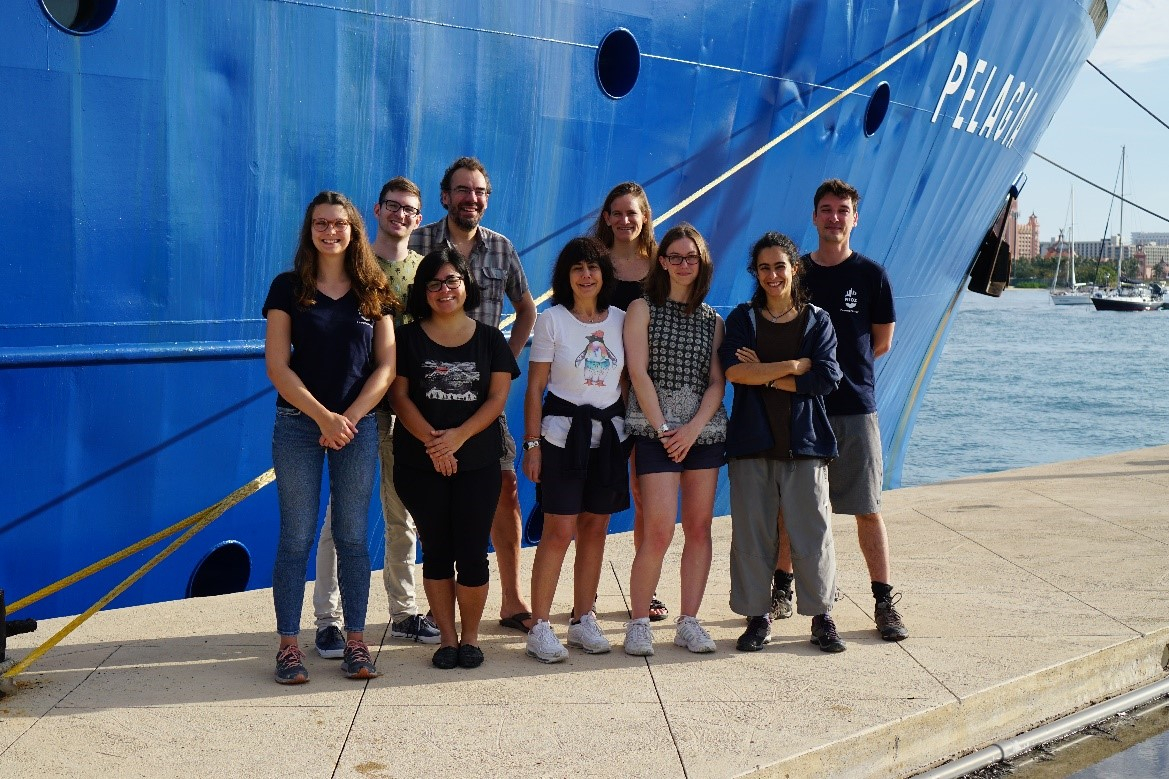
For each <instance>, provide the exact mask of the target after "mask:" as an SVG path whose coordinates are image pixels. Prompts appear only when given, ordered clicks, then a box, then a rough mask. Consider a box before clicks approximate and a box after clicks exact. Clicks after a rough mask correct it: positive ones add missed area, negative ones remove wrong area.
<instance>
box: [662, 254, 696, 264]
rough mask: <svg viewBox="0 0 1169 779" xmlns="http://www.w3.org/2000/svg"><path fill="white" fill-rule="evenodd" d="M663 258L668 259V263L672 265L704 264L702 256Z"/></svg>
mask: <svg viewBox="0 0 1169 779" xmlns="http://www.w3.org/2000/svg"><path fill="white" fill-rule="evenodd" d="M662 256H664V257H665V258H666V262H668V263H670V264H671V265H681V264H682V263H686V264H687V265H697V264H699V263H700V262H702V255H700V254H665V255H662Z"/></svg>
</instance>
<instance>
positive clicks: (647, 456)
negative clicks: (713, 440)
mask: <svg viewBox="0 0 1169 779" xmlns="http://www.w3.org/2000/svg"><path fill="white" fill-rule="evenodd" d="M636 438H637V442H636V443H635V444H634V449H635V450H636V451H637V475H638V476H645V475H646V474H647V473H681V472H682V471H704V470H707V469H709V468H721V467H723V466H724V465H726V462H727V458H726V448H727V445H726V444H724V443H717V444H695V445H694V446H692V447H690V451H689V452H687V453H686V459H685V460H683V461H682V462H680V463H676V462H674V461H673V460H671V459H670V456H669V455H668V454H666V447H664V446H662V442H661V441H659V440H658V439H656V438H646V437H645V436H636Z"/></svg>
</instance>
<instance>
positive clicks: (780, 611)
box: [771, 581, 792, 619]
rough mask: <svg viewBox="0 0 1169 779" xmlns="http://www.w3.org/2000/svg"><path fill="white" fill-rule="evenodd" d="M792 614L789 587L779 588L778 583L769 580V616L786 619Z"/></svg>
mask: <svg viewBox="0 0 1169 779" xmlns="http://www.w3.org/2000/svg"><path fill="white" fill-rule="evenodd" d="M791 615H792V590H791V587H790V586H789V587H786V588H785V589H782V590H781V589H779V585H778V584H776V583H775V582H774V581H772V582H771V618H772V619H787V618H788V617H790V616H791Z"/></svg>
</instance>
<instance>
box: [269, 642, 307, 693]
mask: <svg viewBox="0 0 1169 779" xmlns="http://www.w3.org/2000/svg"><path fill="white" fill-rule="evenodd" d="M276 681H277V682H278V683H279V684H304V683H305V682H307V681H308V669H307V668H305V667H304V652H301V651H300V647H298V646H296V645H295V644H293V645H292V646H286V647H284V648H283V649H281V650H280V651H279V652H277V653H276Z"/></svg>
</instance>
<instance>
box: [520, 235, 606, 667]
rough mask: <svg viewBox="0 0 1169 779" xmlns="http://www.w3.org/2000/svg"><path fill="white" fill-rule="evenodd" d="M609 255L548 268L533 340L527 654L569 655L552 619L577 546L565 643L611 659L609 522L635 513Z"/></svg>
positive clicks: (567, 251)
mask: <svg viewBox="0 0 1169 779" xmlns="http://www.w3.org/2000/svg"><path fill="white" fill-rule="evenodd" d="M616 282H617V279H616V276H615V275H614V273H613V264H612V262H611V261H610V259H609V251H608V249H606V248H605V246H604V244H602V243H600V242H599V241H597V240H596V239H594V238H574V239H573V240H571V241H569V242H568V244H567V245H566V246H565V247H564V249H563V250H562V251H561V252H560V256H559V257H558V258H557V259H556V266H555V267H554V268H553V271H552V301H553V303H554V304H555V305H553V306H552V307H551V308H549V309H548V310H546V311H544V312H543V313H541V314H540V317H539V319H538V320H537V321H536V327H535V330H534V331H533V334H532V350H531V356H530V359H529V362H528V391H527V394H526V395H525V399H524V432H525V435H524V446H523V471H524V474H525V475H526V476H527V477H528V478H529V479H531V480H532V481H533V482H535V483H536V484H538V485H539V489H540V493H541V505H542V507H543V510H544V529H543V535H542V536H541V538H540V545H539V547H538V548H537V549H536V560H535V562H534V564H533V567H532V618H533V619H534V620H535V624H534V625H533V627H532V630H531V632H529V633H528V647H527V651H528V654H529V655H531V656H532V657H535V658H536V659H537V660H540V661H541V662H545V663H557V662H560V661H561V660H564V659H565V658H566V657H568V650H567V649H565V648H564V646H563V645H562V644H561V643H560V639H558V638H557V637H556V634H555V633H554V632H553V630H552V626H551V625H550V624H549V622H548V617H549V612H550V611H551V609H552V599H553V597H554V596H555V595H556V583H557V581H558V580H559V579H560V569H561V567H562V566H563V564H564V556H565V554H566V553H567V551H568V546H569V544H570V543H572V541H573V539H574V538H575V539H576V562H575V566H574V575H573V582H574V590H575V591H574V593H573V605H574V608H573V611H572V615H573V618H572V621H571V624H570V625H569V628H568V645H569V646H574V647H579V648H581V649H583V650H584V651H585V652H587V653H589V654H600V653H603V652H608V651H609V649H610V647H609V641H608V639H606V638H605V635H604V634H603V633H602V632H601V628H600V625H598V624H597V615H596V613H595V612H594V605H595V601H596V597H597V586H598V583H599V582H600V578H601V564H602V561H603V558H604V554H605V538H606V534H607V533H608V530H609V516H610V515H611V514H612V513H613V512H615V511H623V510H625V509H627V508H629V474H628V471H627V470H626V459H627V456H628V451H627V449H626V447H625V443H624V442H625V439H626V437H627V434H626V432H625V404H624V402H623V401H622V397H623V392H622V384H623V382H622V377H623V373H624V369H625V349H624V346H623V344H622V340H621V332H622V328H623V326H624V323H625V313H624V312H623V311H621V309H619V308H616V307H614V306H610V305H609V298H610V296H611V294H612V292H613V290H614V288H615V287H616Z"/></svg>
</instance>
